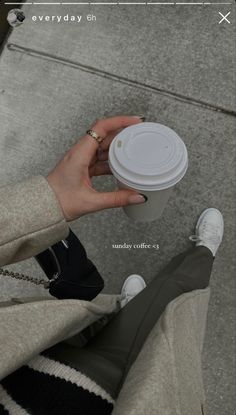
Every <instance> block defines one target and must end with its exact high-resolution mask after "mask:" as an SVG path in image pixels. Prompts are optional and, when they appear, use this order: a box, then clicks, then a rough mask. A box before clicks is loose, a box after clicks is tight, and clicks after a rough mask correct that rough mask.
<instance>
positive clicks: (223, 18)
mask: <svg viewBox="0 0 236 415" xmlns="http://www.w3.org/2000/svg"><path fill="white" fill-rule="evenodd" d="M230 13H231V12H228V13H227V14H226V15H224V14H222V13H221V12H219V14H220V15H221V17H222V19H221V20H220V21H219V24H221V23H222V22H223V21H224V20H225V21H226V22H227V23H229V24H230V21H229V20H228V19H227V17H228V16H229V15H230Z"/></svg>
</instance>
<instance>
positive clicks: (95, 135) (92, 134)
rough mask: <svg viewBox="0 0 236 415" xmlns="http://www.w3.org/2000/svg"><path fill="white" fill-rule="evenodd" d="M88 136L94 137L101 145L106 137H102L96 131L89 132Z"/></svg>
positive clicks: (87, 132)
mask: <svg viewBox="0 0 236 415" xmlns="http://www.w3.org/2000/svg"><path fill="white" fill-rule="evenodd" d="M86 134H88V135H90V137H93V138H94V140H96V141H97V142H98V143H99V144H100V143H101V142H102V141H103V140H104V137H100V136H99V135H98V134H97V133H96V132H95V131H93V130H88V131H86Z"/></svg>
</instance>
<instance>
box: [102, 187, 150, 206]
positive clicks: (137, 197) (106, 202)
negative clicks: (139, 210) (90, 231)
mask: <svg viewBox="0 0 236 415" xmlns="http://www.w3.org/2000/svg"><path fill="white" fill-rule="evenodd" d="M146 200H147V198H146V197H145V196H144V195H142V194H140V193H137V192H134V191H132V190H117V191H115V192H101V193H97V203H96V205H97V207H98V209H108V208H116V207H121V206H127V205H136V204H140V203H145V202H146Z"/></svg>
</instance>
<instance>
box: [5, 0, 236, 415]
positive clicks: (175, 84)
mask: <svg viewBox="0 0 236 415" xmlns="http://www.w3.org/2000/svg"><path fill="white" fill-rule="evenodd" d="M48 7H49V6H48ZM105 7H106V8H105ZM114 7H115V6H101V7H99V6H98V5H97V6H96V8H95V10H94V8H92V6H84V7H83V8H82V7H79V8H78V7H76V6H71V7H70V8H69V9H68V6H58V7H57V6H52V8H50V9H48V8H47V9H46V10H45V6H43V5H38V7H37V9H36V6H29V5H25V6H24V10H25V13H26V21H25V23H24V24H23V25H22V26H21V27H19V28H18V29H15V30H13V32H12V34H11V36H10V38H9V40H8V43H9V44H10V46H9V47H8V48H7V47H6V48H5V50H4V51H3V54H2V56H1V61H0V68H1V76H0V120H1V138H0V172H1V175H0V177H1V184H2V185H4V184H8V183H12V182H16V181H19V180H21V179H24V178H26V177H28V176H29V175H32V174H43V175H46V174H47V172H48V171H49V170H50V168H52V167H53V166H54V164H55V163H56V162H57V160H58V159H59V158H60V157H61V156H62V155H63V154H64V152H65V151H66V150H67V149H68V148H69V147H70V146H71V144H73V143H74V142H75V140H76V139H77V137H79V136H80V135H82V134H83V132H84V131H85V129H86V128H87V127H88V126H89V125H90V124H91V122H92V121H93V120H94V119H96V118H99V117H105V116H109V115H113V114H119V113H129V114H144V115H145V116H146V117H147V120H149V121H157V122H161V123H163V124H166V125H168V126H170V127H171V128H173V129H174V130H176V131H177V132H178V133H179V135H180V136H181V137H182V138H183V140H184V141H185V143H186V145H187V148H188V151H189V157H190V163H189V170H188V173H187V175H186V177H185V179H184V180H183V181H182V182H181V183H180V184H179V186H177V187H176V189H175V193H174V195H173V196H172V198H171V200H170V202H169V203H168V206H167V208H166V210H165V213H164V215H163V217H162V218H161V220H160V221H157V222H154V223H152V224H148V225H147V224H135V223H132V222H130V221H129V220H128V219H127V218H126V216H125V215H124V214H123V212H122V210H120V209H118V210H111V211H109V212H108V211H107V212H99V213H96V214H94V215H91V216H87V217H83V218H81V219H80V220H78V221H76V222H74V223H73V224H72V228H73V229H74V230H75V231H76V233H77V234H78V235H79V237H80V238H81V240H82V242H83V243H84V244H85V246H86V248H87V251H88V253H89V256H90V258H91V259H92V260H93V261H94V262H95V263H96V265H97V266H98V268H99V270H100V271H101V273H102V274H103V275H104V278H105V281H106V289H105V291H106V292H113V293H116V292H118V291H119V290H120V288H121V285H122V281H123V280H124V279H125V277H126V276H127V275H129V274H131V273H140V274H141V275H143V276H144V277H145V279H146V280H147V281H150V280H151V279H152V278H153V277H154V275H155V273H156V272H157V271H158V270H159V269H160V268H161V267H162V266H163V265H164V264H165V263H166V262H167V261H168V259H170V257H171V256H173V255H175V254H177V253H179V252H181V250H183V249H185V248H186V247H188V246H190V245H189V242H188V236H189V235H190V234H191V233H192V232H193V229H194V224H195V221H196V219H197V217H198V215H199V214H200V213H201V211H202V210H203V209H205V208H206V207H208V206H215V207H217V208H218V209H220V210H221V211H222V212H223V215H224V219H225V237H224V241H223V244H222V247H221V248H220V251H219V255H218V257H217V258H216V261H215V265H214V270H213V275H212V283H211V287H212V297H211V303H210V309H209V319H208V330H207V335H206V341H205V348H204V362H203V366H204V376H205V384H206V390H207V396H208V404H209V412H210V415H222V414H233V411H234V407H235V401H234V386H235V380H234V373H233V370H232V367H233V365H234V363H233V359H234V352H235V326H234V319H235V304H234V298H235V277H234V273H233V271H234V270H235V260H234V256H235V255H234V245H235V227H234V221H233V217H234V215H235V210H234V205H233V200H234V196H235V193H234V191H233V177H234V138H235V91H234V89H233V82H232V80H233V77H234V65H235V52H234V49H233V44H234V41H233V34H234V25H233V24H231V25H227V24H226V23H225V24H224V25H222V26H221V25H220V26H219V23H218V20H219V19H218V8H216V7H215V6H214V7H215V8H214V7H213V6H212V7H211V8H210V7H209V8H207V7H205V8H204V9H202V8H200V7H198V8H197V7H196V8H195V9H194V11H192V12H191V11H190V7H193V6H189V5H188V6H186V8H184V6H180V7H179V8H178V7H177V6H176V7H175V8H171V7H170V8H168V9H167V6H161V7H160V8H158V7H156V8H155V6H154V5H150V6H144V7H143V6H130V9H127V8H128V5H127V6H120V7H118V8H116V9H114ZM188 7H189V8H188ZM222 7H223V8H222V9H220V10H223V11H224V10H226V9H228V7H229V6H222ZM230 7H231V6H230ZM191 10H193V9H191ZM91 11H92V13H94V14H95V15H96V18H97V20H96V22H95V23H94V22H90V23H89V22H86V21H85V16H87V14H88V13H91ZM68 13H69V15H76V14H81V15H83V16H84V20H83V19H82V20H81V23H80V24H78V25H77V26H75V25H76V24H75V25H74V23H68V22H64V23H61V24H60V23H58V24H57V23H48V22H44V23H43V22H33V21H32V20H31V18H32V17H33V16H34V15H37V16H39V15H50V16H51V15H66V14H68ZM232 19H234V20H233V22H235V16H234V13H233V10H232ZM96 185H97V186H98V188H100V189H105V190H110V189H112V188H113V186H114V182H113V179H112V178H111V177H109V178H99V179H96ZM123 242H126V243H130V242H131V243H142V242H146V243H151V244H154V243H158V244H159V245H160V250H159V251H158V252H157V251H156V250H154V249H142V250H141V251H140V250H137V249H132V250H130V251H128V250H125V249H124V250H119V251H118V250H116V249H113V248H112V244H114V243H123ZM8 268H11V269H14V270H18V271H19V270H20V271H22V270H24V271H25V272H28V273H29V274H31V275H32V274H35V275H38V276H41V275H42V272H41V270H40V269H39V267H38V265H37V264H36V262H35V261H34V260H33V259H30V260H27V261H24V262H22V263H19V264H16V265H14V266H11V267H8ZM118 270H119V271H118ZM0 282H1V297H2V298H8V297H9V295H10V296H20V295H24V296H26V295H27V294H28V295H36V294H37V293H42V292H43V290H42V289H38V288H37V287H36V288H34V287H30V286H29V285H27V284H19V283H15V281H6V280H3V278H1V280H0ZM9 293H10V294H9Z"/></svg>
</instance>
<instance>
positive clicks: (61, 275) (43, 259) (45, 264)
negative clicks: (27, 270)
mask: <svg viewBox="0 0 236 415" xmlns="http://www.w3.org/2000/svg"><path fill="white" fill-rule="evenodd" d="M35 258H36V260H37V262H38V263H39V265H40V266H41V268H42V269H43V271H44V272H45V274H46V275H47V277H48V279H49V292H50V294H51V295H53V296H54V297H56V298H59V299H65V298H67V299H69V298H71V299H72V298H74V299H79V300H87V301H90V300H92V299H93V298H95V297H96V296H97V295H98V294H99V293H100V291H101V290H102V289H103V288H104V281H103V279H102V277H101V275H100V274H99V272H98V270H97V268H96V267H95V266H94V264H93V263H92V262H91V261H90V260H89V259H88V257H87V254H86V251H85V249H84V247H83V245H82V244H81V242H80V241H79V239H78V238H77V236H76V235H75V234H74V233H73V232H72V230H71V229H70V232H69V235H68V237H67V238H66V239H65V240H62V241H60V242H57V243H56V244H54V245H52V246H50V247H49V248H48V249H46V250H45V251H43V252H41V253H40V254H38V255H36V256H35Z"/></svg>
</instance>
